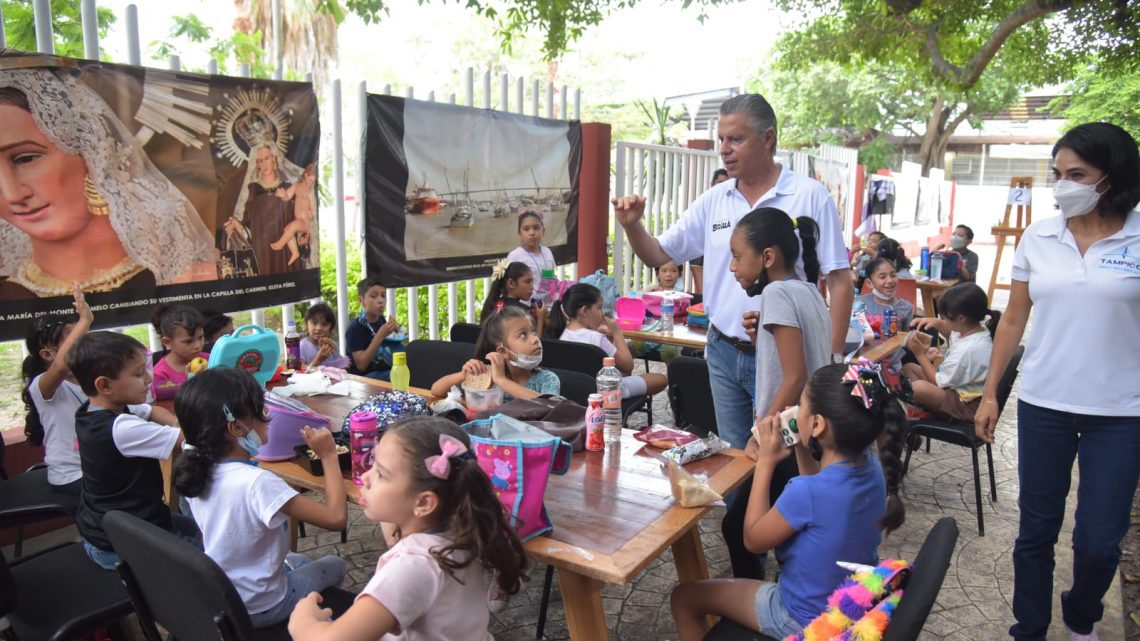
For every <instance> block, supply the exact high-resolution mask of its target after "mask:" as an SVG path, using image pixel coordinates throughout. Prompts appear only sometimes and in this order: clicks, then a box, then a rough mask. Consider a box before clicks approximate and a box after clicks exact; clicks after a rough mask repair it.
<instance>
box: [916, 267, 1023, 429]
mask: <svg viewBox="0 0 1140 641" xmlns="http://www.w3.org/2000/svg"><path fill="white" fill-rule="evenodd" d="M938 316H939V318H916V319H915V320H914V322H913V323H912V326H913V327H914V328H915V329H934V330H937V331H938V333H939V334H941V335H942V336H945V337H947V338H948V339H949V341H950V347H949V348H948V349H947V350H946V358H945V359H944V360H943V361H942V363H941V364H940V365H938V366H937V367H935V365H934V362H933V359H935V358H936V357H937V356H939V351H938V349H937V348H934V347H927V346H926V344H925V343H923V342H921V341H920V340H919V339H918V337H917V335H916V333H911V335H910V336H908V337H907V342H906V347H907V349H909V350H910V352H911V353H912V354H914V358H915V362H914V363H907V364H906V365H904V366H903V373H904V374H906V376H907V378H909V379H910V383H911V387H913V389H914V400H915V402H916V403H917V404H918V405H919V406H920V407H922V408H923V409H926V410H929V411H931V412H934V413H935V414H937V415H938V416H939V417H941V418H948V419H952V420H955V421H965V422H967V423H973V422H974V414H975V413H977V411H978V406H979V405H980V404H981V398H982V388H983V387H984V386H985V384H986V374H988V373H989V364H990V353H991V352H993V349H994V341H993V337H994V332H995V331H997V325H998V321H1000V320H1001V312H997V311H994V310H992V309H990V308H989V300H988V298H987V297H986V292H985V290H983V289H982V288H981V287H979V286H977V285H975V284H974V283H958V284H957V285H955V286H953V287H951V288H950V289H947V290H946V291H945V292H944V293H943V294H942V297H941V298H939V299H938ZM987 319H988V320H987ZM983 321H985V322H984V324H983Z"/></svg>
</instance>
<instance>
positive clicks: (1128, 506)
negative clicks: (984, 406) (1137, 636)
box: [1009, 401, 1140, 641]
mask: <svg viewBox="0 0 1140 641" xmlns="http://www.w3.org/2000/svg"><path fill="white" fill-rule="evenodd" d="M1017 447H1018V453H1017V477H1018V483H1019V486H1020V488H1021V489H1020V493H1019V495H1018V505H1019V507H1020V528H1019V530H1018V534H1017V542H1016V543H1014V546H1013V616H1014V618H1015V619H1016V620H1017V623H1015V624H1014V625H1013V626H1012V627H1011V628H1010V629H1009V634H1010V636H1012V637H1014V638H1015V639H1019V640H1026V641H1028V640H1032V641H1044V639H1045V634H1046V632H1047V631H1048V629H1049V622H1050V620H1051V619H1052V604H1053V567H1054V565H1055V563H1054V558H1053V547H1054V545H1055V544H1056V543H1057V537H1058V534H1059V533H1060V531H1061V522H1062V520H1063V519H1064V516H1065V498H1066V496H1067V495H1068V493H1069V484H1070V483H1069V481H1070V478H1071V476H1072V469H1073V458H1074V457H1077V458H1078V459H1079V462H1080V467H1079V470H1080V471H1079V474H1080V477H1079V479H1080V481H1079V483H1080V485H1079V486H1078V488H1077V514H1076V522H1075V524H1074V526H1073V585H1072V587H1070V588H1069V589H1068V590H1066V591H1064V592H1062V593H1061V611H1062V615H1063V617H1064V620H1065V625H1067V626H1068V627H1069V629H1070V630H1072V631H1073V632H1077V633H1079V634H1088V633H1090V632H1092V629H1093V624H1095V623H1096V622H1097V621H1100V619H1101V617H1102V616H1103V615H1104V604H1103V603H1102V601H1101V599H1102V598H1103V597H1104V594H1105V592H1107V591H1108V587H1109V584H1111V583H1112V579H1113V577H1114V576H1115V575H1116V569H1117V565H1118V564H1119V562H1120V542H1121V540H1122V539H1123V538H1124V535H1125V534H1126V533H1127V532H1128V526H1129V522H1130V518H1131V513H1132V499H1133V497H1134V496H1135V494H1136V482H1137V478H1138V476H1140V417H1136V416H1131V417H1122V416H1088V415H1084V414H1071V413H1069V412H1060V411H1057V410H1051V409H1046V408H1043V407H1038V406H1036V405H1031V404H1029V403H1026V402H1024V401H1018V403H1017Z"/></svg>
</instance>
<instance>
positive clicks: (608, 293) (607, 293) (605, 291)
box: [578, 269, 618, 316]
mask: <svg viewBox="0 0 1140 641" xmlns="http://www.w3.org/2000/svg"><path fill="white" fill-rule="evenodd" d="M578 282H579V283H585V284H587V285H593V286H594V287H597V288H598V289H599V290H600V291H601V292H602V313H604V314H605V315H606V316H613V315H614V313H615V310H616V307H617V299H618V289H617V282H616V281H615V280H614V277H613V276H610V275H609V274H607V273H606V272H604V271H602V270H600V269H599V270H598V271H596V272H594V273H593V274H590V275H589V276H586V277H584V278H580V279H579V280H578Z"/></svg>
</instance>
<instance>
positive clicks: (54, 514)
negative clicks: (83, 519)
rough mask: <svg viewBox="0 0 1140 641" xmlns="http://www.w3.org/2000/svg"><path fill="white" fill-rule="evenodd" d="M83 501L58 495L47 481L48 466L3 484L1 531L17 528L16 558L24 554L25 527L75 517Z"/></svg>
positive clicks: (39, 465) (0, 485)
mask: <svg viewBox="0 0 1140 641" xmlns="http://www.w3.org/2000/svg"><path fill="white" fill-rule="evenodd" d="M78 509H79V497H78V496H72V495H70V494H64V493H63V492H56V491H55V490H53V489H52V488H51V484H50V483H48V480H47V465H45V464H43V463H37V464H36V465H33V466H32V467H30V468H28V470H27V471H26V472H24V473H23V474H17V475H16V476H13V477H10V478H9V479H8V480H6V481H4V482H3V483H0V529H6V528H13V527H14V528H16V550H15V551H16V558H20V555H21V554H23V550H24V526H26V525H30V524H32V523H39V522H40V521H47V520H49V519H54V518H59V517H61V516H66V517H73V516H75V512H76V510H78Z"/></svg>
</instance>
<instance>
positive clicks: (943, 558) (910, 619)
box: [704, 516, 958, 641]
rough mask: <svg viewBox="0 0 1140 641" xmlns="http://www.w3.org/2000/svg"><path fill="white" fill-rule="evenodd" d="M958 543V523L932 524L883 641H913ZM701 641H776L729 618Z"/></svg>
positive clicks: (928, 613)
mask: <svg viewBox="0 0 1140 641" xmlns="http://www.w3.org/2000/svg"><path fill="white" fill-rule="evenodd" d="M957 542H958V524H957V522H955V521H954V519H952V518H950V517H948V516H947V517H943V518H941V519H939V520H938V522H937V523H935V524H934V527H933V528H931V529H930V532H929V533H927V535H926V539H925V540H923V542H922V547H921V548H919V550H918V554H917V555H916V556H915V557H914V561H913V562H911V568H913V571H912V573H911V575H910V578H909V579H907V582H906V586H905V588H904V590H903V597H902V599H901V600H900V601H899V605H898V607H897V608H896V609H895V613H894V616H892V617H891V622H890V624H888V625H887V629H886V631H885V632H884V633H883V641H915V640H916V639H918V635H919V634H921V633H922V626H923V625H924V624H925V623H926V618H927V617H928V616H930V610H931V608H933V607H934V601H935V600H936V599H937V598H938V593H939V592H940V591H941V590H942V581H943V580H944V579H945V578H946V570H947V569H948V568H949V567H950V560H951V559H952V558H953V557H954V546H955V545H956V544H957ZM704 641H777V640H776V639H773V638H772V637H768V636H764V635H762V634H760V633H759V632H753V631H752V630H749V629H748V628H745V627H743V626H741V625H738V624H736V623H735V622H733V621H729V620H728V619H725V618H721V620H720V621H719V622H718V623H717V624H716V625H714V626H713V628H712V629H711V630H709V632H708V634H706V635H705V638H704Z"/></svg>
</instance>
